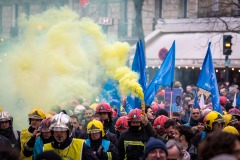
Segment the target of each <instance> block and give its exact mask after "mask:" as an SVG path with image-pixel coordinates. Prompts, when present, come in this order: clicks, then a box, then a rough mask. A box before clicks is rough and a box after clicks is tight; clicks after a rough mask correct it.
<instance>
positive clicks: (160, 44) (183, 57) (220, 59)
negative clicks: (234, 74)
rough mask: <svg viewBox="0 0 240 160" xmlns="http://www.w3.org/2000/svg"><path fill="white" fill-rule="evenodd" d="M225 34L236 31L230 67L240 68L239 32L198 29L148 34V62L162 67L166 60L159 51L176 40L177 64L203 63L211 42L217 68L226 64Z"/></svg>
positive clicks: (146, 48) (150, 65)
mask: <svg viewBox="0 0 240 160" xmlns="http://www.w3.org/2000/svg"><path fill="white" fill-rule="evenodd" d="M223 35H232V37H233V38H232V54H231V55H230V56H229V60H230V61H229V63H228V64H229V67H231V68H240V35H239V34H237V33H221V32H198V33H162V32H161V31H160V30H158V29H157V30H155V31H153V32H152V33H150V34H149V35H148V36H146V37H145V50H146V64H147V66H148V67H159V66H160V64H161V63H162V61H161V60H160V59H159V57H158V53H159V51H160V50H161V49H162V48H166V49H167V50H169V49H170V47H171V45H172V43H173V41H174V40H175V41H176V61H175V65H176V67H201V66H202V63H203V59H204V57H205V54H206V51H207V46H208V43H209V42H211V51H212V57H213V61H214V67H215V68H224V67H225V55H223V51H222V48H223ZM131 53H132V54H133V55H132V56H131V57H130V62H132V59H133V57H134V53H135V49H134V48H133V50H132V51H131Z"/></svg>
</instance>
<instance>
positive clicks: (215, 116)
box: [205, 111, 225, 130]
mask: <svg viewBox="0 0 240 160" xmlns="http://www.w3.org/2000/svg"><path fill="white" fill-rule="evenodd" d="M205 122H206V128H207V129H208V130H212V129H213V123H224V122H225V121H224V119H223V117H222V115H221V114H220V113H218V112H216V111H211V112H210V113H209V114H208V115H206V117H205Z"/></svg>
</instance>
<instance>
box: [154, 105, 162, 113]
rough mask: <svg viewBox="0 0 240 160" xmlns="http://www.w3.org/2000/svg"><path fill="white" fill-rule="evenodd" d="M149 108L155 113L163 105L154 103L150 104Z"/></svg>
mask: <svg viewBox="0 0 240 160" xmlns="http://www.w3.org/2000/svg"><path fill="white" fill-rule="evenodd" d="M151 108H152V111H153V113H156V111H157V110H158V109H160V108H163V107H162V106H160V105H159V104H154V105H152V106H151Z"/></svg>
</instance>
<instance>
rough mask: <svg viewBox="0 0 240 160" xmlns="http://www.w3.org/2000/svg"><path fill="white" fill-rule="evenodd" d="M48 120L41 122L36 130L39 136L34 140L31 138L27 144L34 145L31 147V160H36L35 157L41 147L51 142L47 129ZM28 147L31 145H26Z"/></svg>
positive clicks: (49, 132) (48, 125) (50, 135)
mask: <svg viewBox="0 0 240 160" xmlns="http://www.w3.org/2000/svg"><path fill="white" fill-rule="evenodd" d="M50 120H51V119H50V118H47V119H44V120H42V121H41V124H40V126H39V128H38V131H39V132H40V136H39V137H38V138H37V139H36V141H35V138H34V139H33V138H31V139H30V140H29V142H30V143H31V144H33V145H34V147H33V160H36V157H37V156H38V155H39V154H40V153H41V152H42V149H43V145H44V144H46V143H50V142H52V134H51V131H50V129H49V127H50ZM27 144H28V146H29V147H30V146H31V144H29V143H27Z"/></svg>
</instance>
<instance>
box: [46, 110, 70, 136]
mask: <svg viewBox="0 0 240 160" xmlns="http://www.w3.org/2000/svg"><path fill="white" fill-rule="evenodd" d="M72 128H73V126H72V124H71V118H70V117H69V116H68V115H67V114H64V113H63V112H61V113H59V114H56V115H54V116H53V117H52V118H51V121H50V127H49V129H50V130H51V131H69V133H71V131H72Z"/></svg>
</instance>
